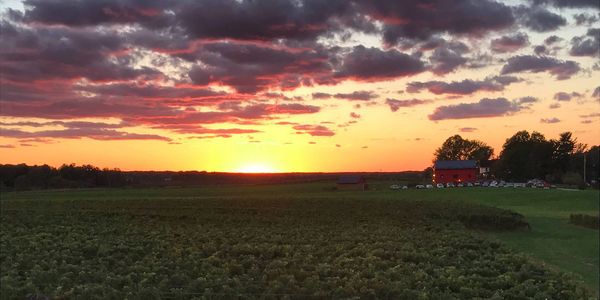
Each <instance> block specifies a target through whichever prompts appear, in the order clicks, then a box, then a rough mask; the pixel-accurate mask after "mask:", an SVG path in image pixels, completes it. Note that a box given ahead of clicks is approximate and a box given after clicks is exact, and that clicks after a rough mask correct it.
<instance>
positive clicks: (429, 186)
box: [425, 184, 433, 189]
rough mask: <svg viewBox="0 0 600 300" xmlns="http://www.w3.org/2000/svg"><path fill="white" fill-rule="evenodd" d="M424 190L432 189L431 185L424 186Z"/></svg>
mask: <svg viewBox="0 0 600 300" xmlns="http://www.w3.org/2000/svg"><path fill="white" fill-rule="evenodd" d="M425 188H428V189H432V188H433V185H431V184H428V185H426V186H425Z"/></svg>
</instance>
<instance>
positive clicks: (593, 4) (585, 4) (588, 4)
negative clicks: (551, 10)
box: [530, 0, 600, 9]
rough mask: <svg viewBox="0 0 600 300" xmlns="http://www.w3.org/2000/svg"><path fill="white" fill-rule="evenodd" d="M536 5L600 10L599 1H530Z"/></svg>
mask: <svg viewBox="0 0 600 300" xmlns="http://www.w3.org/2000/svg"><path fill="white" fill-rule="evenodd" d="M530 1H531V2H532V3H534V4H536V5H540V4H546V5H554V6H556V7H569V8H595V9H600V7H599V5H598V1H597V0H530Z"/></svg>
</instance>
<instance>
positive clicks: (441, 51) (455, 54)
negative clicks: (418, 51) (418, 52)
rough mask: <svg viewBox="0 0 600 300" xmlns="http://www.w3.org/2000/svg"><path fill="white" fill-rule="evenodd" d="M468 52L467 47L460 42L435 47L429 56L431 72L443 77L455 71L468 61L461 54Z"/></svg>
mask: <svg viewBox="0 0 600 300" xmlns="http://www.w3.org/2000/svg"><path fill="white" fill-rule="evenodd" d="M468 51H469V47H467V45H465V44H464V43H461V42H452V43H446V44H444V45H442V46H440V47H437V48H436V49H435V50H434V51H433V54H431V57H430V60H431V64H432V67H431V71H432V72H433V73H434V74H437V75H443V74H447V73H450V72H453V71H455V70H456V69H457V68H458V67H460V66H462V65H464V64H465V63H466V62H467V61H468V59H467V58H466V57H464V56H463V54H465V53H467V52H468Z"/></svg>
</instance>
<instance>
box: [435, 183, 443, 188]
mask: <svg viewBox="0 0 600 300" xmlns="http://www.w3.org/2000/svg"><path fill="white" fill-rule="evenodd" d="M435 187H437V188H438V189H443V188H444V184H443V183H438V184H436V185H435Z"/></svg>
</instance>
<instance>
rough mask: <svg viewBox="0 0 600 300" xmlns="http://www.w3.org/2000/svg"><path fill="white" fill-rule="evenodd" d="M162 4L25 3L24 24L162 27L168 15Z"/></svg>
mask: <svg viewBox="0 0 600 300" xmlns="http://www.w3.org/2000/svg"><path fill="white" fill-rule="evenodd" d="M161 3H162V1H135V0H123V1H111V0H107V1H69V2H65V1H60V0H26V1H25V4H26V5H27V7H29V8H30V9H29V10H27V11H26V13H25V16H24V20H25V21H26V22H35V23H44V24H50V25H66V26H91V25H101V24H127V23H141V24H145V25H147V26H150V27H161V26H165V25H166V23H167V22H168V21H169V15H168V14H167V13H166V12H165V11H164V5H161Z"/></svg>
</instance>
